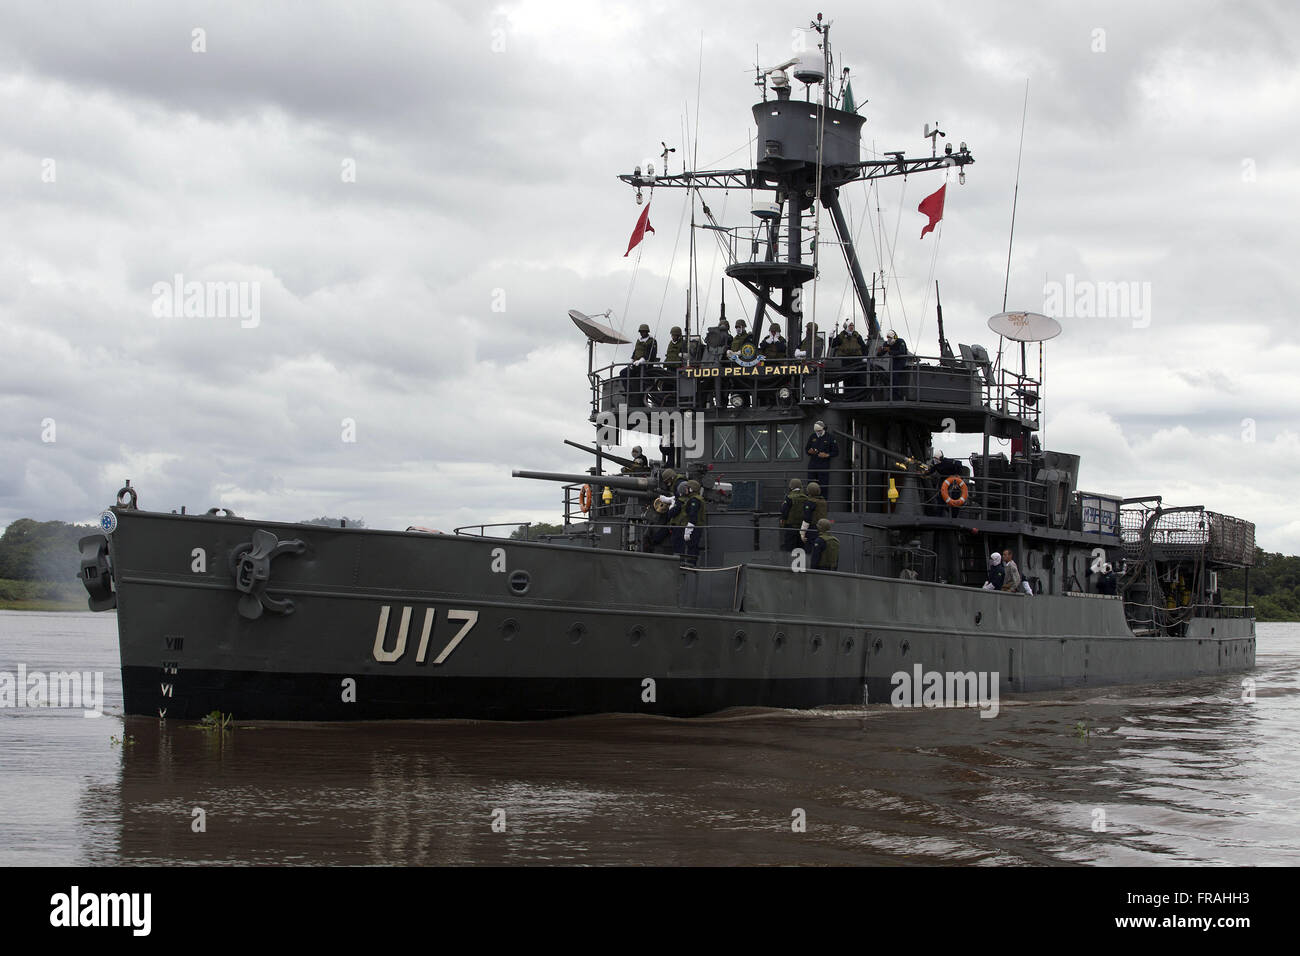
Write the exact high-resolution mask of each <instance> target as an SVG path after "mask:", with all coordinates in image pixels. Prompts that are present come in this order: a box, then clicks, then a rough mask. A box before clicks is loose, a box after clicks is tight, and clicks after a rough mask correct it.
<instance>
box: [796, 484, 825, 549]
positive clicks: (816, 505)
mask: <svg viewBox="0 0 1300 956" xmlns="http://www.w3.org/2000/svg"><path fill="white" fill-rule="evenodd" d="M829 515H830V506H829V505H828V504H827V503H826V499H825V498H823V497H822V486H821V485H819V484H817V482H815V481H810V482H808V487H807V498H806V499H805V500H804V503H803V523H802V524H800V525H799V532H800V535H801V536H802V537H803V541H804V544H805V545H807V546H808V547H810V548H811V547H812V546H813V544H814V543H815V542H816V540H817V522H819V521H821V519H822V518H826V517H829ZM810 529H811V530H810Z"/></svg>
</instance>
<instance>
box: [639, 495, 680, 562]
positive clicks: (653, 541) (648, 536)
mask: <svg viewBox="0 0 1300 956" xmlns="http://www.w3.org/2000/svg"><path fill="white" fill-rule="evenodd" d="M672 500H673V499H671V498H665V497H656V498H653V499H651V501H650V503H649V504H648V505H646V508H645V513H644V514H642V515H641V520H642V522H643V523H644V525H645V530H644V531H642V532H641V550H642V551H644V552H645V553H646V554H672V551H673V549H672V539H671V534H672V529H671V528H669V527H668V511H669V508H670V506H669V505H667V504H665V503H664V502H665V501H672Z"/></svg>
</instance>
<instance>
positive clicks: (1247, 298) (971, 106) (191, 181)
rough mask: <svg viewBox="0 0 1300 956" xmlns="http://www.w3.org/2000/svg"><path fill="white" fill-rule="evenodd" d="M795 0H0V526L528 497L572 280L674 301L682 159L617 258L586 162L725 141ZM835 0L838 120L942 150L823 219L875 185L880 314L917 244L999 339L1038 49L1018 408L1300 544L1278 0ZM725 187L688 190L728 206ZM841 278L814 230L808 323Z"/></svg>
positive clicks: (1175, 496)
mask: <svg viewBox="0 0 1300 956" xmlns="http://www.w3.org/2000/svg"><path fill="white" fill-rule="evenodd" d="M816 12H817V8H816V7H815V6H814V7H808V8H807V9H801V8H799V7H798V5H791V4H789V3H784V2H783V3H763V2H757V3H756V2H745V3H716V4H715V3H709V4H698V3H685V2H683V3H667V2H637V3H629V4H616V3H608V2H601V3H595V2H593V3H567V4H566V3H559V2H555V0H543V2H537V3H532V2H524V3H515V4H502V5H500V6H497V7H492V6H490V5H484V4H479V3H470V2H464V3H410V4H385V3H377V2H370V3H364V4H363V3H356V2H353V3H313V4H298V3H268V4H257V5H252V4H249V5H241V6H239V7H238V8H235V9H231V5H227V4H216V3H185V2H161V0H160V2H156V3H136V4H111V5H110V4H92V3H84V4H79V3H46V2H39V3H16V4H7V5H6V13H5V30H4V31H3V34H0V189H3V197H2V199H3V201H2V202H0V412H2V414H0V525H4V524H7V523H8V522H9V521H12V520H13V519H15V518H19V517H24V516H31V517H36V518H40V519H51V518H59V519H64V520H90V519H92V518H93V517H94V516H95V515H96V514H97V513H98V512H99V511H100V510H101V509H102V508H103V507H105V506H106V505H108V504H109V503H110V502H111V498H112V495H113V493H114V492H115V491H116V489H117V488H118V487H119V485H120V484H121V481H122V479H123V478H125V477H130V478H131V479H132V482H133V484H134V485H136V486H137V487H138V488H139V490H140V495H141V503H142V505H143V506H144V507H147V508H151V509H159V510H170V509H172V508H176V507H179V506H180V505H182V504H185V505H187V506H189V508H190V509H200V510H201V509H206V508H208V507H210V506H213V505H223V506H227V507H230V508H233V509H234V510H235V511H237V512H238V513H240V514H241V515H248V516H253V517H262V518H283V519H290V520H298V519H305V518H311V517H314V516H317V515H320V514H330V515H339V514H347V515H351V516H353V517H357V516H361V517H364V518H365V519H366V521H367V523H368V524H369V525H370V526H372V527H405V526H406V525H408V524H423V525H430V526H434V527H441V528H444V529H447V528H450V527H452V526H455V525H461V524H467V523H471V522H477V521H495V520H525V519H534V520H547V519H550V520H554V519H555V516H556V513H557V508H558V505H559V491H558V487H557V486H552V485H548V484H543V483H536V482H526V481H523V480H518V479H512V478H511V477H510V469H511V468H512V467H534V468H542V469H556V470H581V469H582V468H583V467H585V466H586V465H587V464H588V462H587V461H586V460H584V458H583V456H581V455H580V453H578V452H573V451H571V450H570V449H567V448H566V447H565V446H564V445H563V444H561V440H562V439H563V438H570V439H574V440H587V439H589V438H590V437H591V431H590V426H589V425H587V424H586V415H587V411H588V409H587V407H586V404H585V403H586V401H587V395H588V393H587V384H586V379H585V374H584V373H585V367H586V353H585V347H584V343H583V340H582V338H581V336H580V335H579V333H578V332H577V330H576V329H575V328H574V327H573V325H572V324H571V323H570V322H569V320H568V318H567V317H566V311H567V310H568V309H570V308H577V309H581V310H583V311H586V312H588V313H598V312H604V311H605V310H606V309H612V310H613V313H614V314H613V318H612V320H611V321H612V322H613V323H614V324H616V325H620V326H624V327H631V328H634V327H635V325H636V324H638V323H640V322H642V321H645V322H648V323H649V324H650V325H651V326H652V327H653V328H654V329H655V330H656V331H657V333H658V334H659V336H660V338H661V340H662V339H664V338H666V335H667V329H668V327H669V326H671V325H673V324H676V323H677V322H679V321H680V317H681V315H682V310H683V308H684V300H685V277H686V262H685V256H684V249H685V248H686V244H687V242H688V237H687V232H688V231H689V230H686V229H681V228H680V227H679V223H680V222H681V219H682V214H683V209H684V205H683V201H684V197H683V195H682V194H681V193H680V192H674V191H668V190H661V191H660V192H659V193H658V194H657V195H656V196H655V197H654V198H653V203H652V213H651V221H652V223H653V224H654V225H655V228H656V230H657V232H656V233H655V234H654V235H652V236H650V237H648V239H647V241H646V243H645V246H644V254H643V256H642V257H641V259H640V261H639V265H638V262H637V259H636V257H635V255H634V256H633V257H630V258H626V259H625V258H624V257H623V251H624V249H625V247H626V244H627V240H628V235H629V234H630V232H631V229H632V226H633V224H634V223H635V220H636V217H637V215H638V213H639V211H640V210H639V208H638V207H637V205H636V203H635V200H634V197H633V194H632V191H631V190H630V189H629V188H628V187H626V186H624V185H623V184H621V183H619V182H618V181H617V180H616V179H615V175H616V174H617V173H620V172H629V171H630V170H631V168H632V167H633V166H634V165H637V164H642V163H644V161H645V159H646V157H649V156H654V155H655V154H657V153H658V152H659V150H660V146H659V144H660V141H661V140H662V141H666V142H667V143H668V145H670V146H676V147H677V149H678V151H677V153H676V154H674V158H673V160H672V168H673V169H674V170H677V169H680V158H681V157H683V156H685V155H687V154H688V151H689V152H690V153H694V154H695V155H698V158H699V165H700V166H701V167H710V168H726V167H735V166H744V165H747V164H748V162H749V159H748V156H749V151H750V149H751V148H752V147H751V138H752V130H753V126H752V120H751V117H750V114H749V107H750V105H751V103H752V101H753V100H754V97H755V94H756V91H755V89H754V87H753V85H752V82H753V65H754V61H755V57H756V56H757V57H758V59H759V60H761V61H762V62H763V63H764V64H765V65H770V64H772V63H776V62H779V61H780V60H783V59H785V58H786V57H787V56H788V55H789V50H790V48H791V43H792V36H793V35H792V30H794V29H795V28H798V27H804V26H807V23H808V19H809V18H810V17H812V16H813V15H815V14H816ZM825 13H826V14H827V16H828V17H830V18H831V19H832V20H833V23H834V30H833V34H832V36H833V41H834V46H835V52H836V54H837V56H838V57H839V59H840V60H841V62H842V64H843V65H846V66H848V67H849V68H850V69H851V75H852V82H853V89H854V93H855V95H856V97H857V99H858V101H859V102H861V101H863V100H865V101H866V104H865V106H863V107H862V109H861V112H862V113H863V114H864V115H865V116H866V117H867V124H866V126H865V128H864V136H863V139H864V155H869V154H870V152H871V151H872V150H876V151H884V150H898V149H902V150H906V151H907V152H908V153H909V154H913V155H921V154H927V153H928V151H929V143H928V142H927V141H925V140H923V139H922V136H921V133H922V125H923V124H924V123H926V122H930V123H933V122H935V121H936V120H937V121H939V123H940V124H941V126H942V128H943V129H945V130H946V131H947V133H948V137H949V140H950V141H952V142H954V143H956V142H961V141H965V142H967V143H968V144H969V146H970V148H971V150H972V152H973V153H974V155H975V157H976V163H975V165H973V166H971V167H969V172H968V176H967V181H966V183H965V184H964V185H958V184H957V183H955V182H954V183H953V184H952V185H950V186H949V190H948V203H947V211H946V215H945V218H944V221H943V224H942V227H941V232H938V233H935V234H932V235H930V236H928V237H926V238H925V239H924V240H922V239H918V238H917V237H918V234H919V232H920V226H921V225H922V224H923V222H924V219H923V217H921V216H920V214H919V213H918V212H917V211H916V204H917V203H918V202H919V201H920V199H921V198H922V197H923V196H924V195H926V194H927V193H929V192H931V191H932V190H933V189H934V188H936V187H937V185H938V183H939V182H940V181H941V178H940V177H939V176H938V175H937V174H928V176H917V177H912V178H911V179H910V180H909V181H907V182H904V181H902V180H901V179H900V180H889V181H887V182H885V183H883V184H881V185H880V187H879V188H878V189H876V190H872V191H870V192H868V190H867V189H866V187H864V186H857V187H853V188H851V189H848V190H846V191H845V194H844V199H845V201H846V204H847V206H848V207H849V209H850V211H851V213H852V216H853V221H854V224H855V228H857V227H858V226H861V225H863V223H864V222H865V220H866V219H867V215H868V211H870V213H871V216H872V217H874V218H875V220H876V226H875V227H874V228H873V227H872V226H866V227H865V228H864V229H863V231H862V233H861V240H860V241H861V243H862V255H863V258H864V260H865V261H866V266H867V268H868V271H872V270H878V269H880V268H881V265H882V262H883V265H884V268H885V269H886V270H887V271H888V272H889V273H890V275H891V279H890V287H889V294H888V300H887V303H886V317H885V318H886V321H887V322H888V324H889V325H891V326H893V327H895V328H897V329H898V330H899V332H900V334H903V335H904V337H905V338H906V339H907V340H908V341H909V343H910V344H912V345H913V347H914V348H915V349H917V350H918V351H921V352H928V353H931V354H932V353H934V352H935V351H936V346H935V344H934V342H935V325H934V302H933V296H932V295H931V294H928V292H929V290H930V288H931V286H930V284H929V279H930V276H931V273H932V269H933V275H934V276H935V277H937V278H938V279H939V280H940V282H941V283H942V287H943V298H944V303H943V304H944V317H945V325H946V329H947V333H948V336H949V338H950V339H951V340H952V341H953V342H954V343H956V342H958V341H961V342H981V343H983V344H985V345H986V346H988V347H990V349H991V350H992V349H995V348H996V345H997V338H996V336H995V335H993V334H991V333H990V332H989V331H988V329H987V327H986V326H985V321H986V319H987V318H988V316H990V315H991V314H993V313H995V312H998V311H1001V306H1002V289H1003V281H1004V270H1005V265H1006V251H1007V230H1008V224H1009V219H1010V211H1011V198H1012V188H1013V183H1014V179H1015V170H1016V157H1017V146H1018V141H1019V134H1020V125H1021V109H1022V103H1023V100H1024V93H1025V81H1026V79H1028V80H1029V108H1028V123H1027V127H1026V133H1025V141H1024V156H1023V166H1022V173H1021V182H1020V196H1019V212H1018V216H1017V222H1016V244H1015V254H1014V260H1013V263H1012V270H1011V281H1010V297H1009V300H1008V305H1009V306H1010V307H1011V308H1023V309H1034V310H1044V308H1045V289H1047V290H1049V291H1050V290H1051V289H1052V288H1059V289H1061V290H1063V291H1064V290H1074V292H1075V297H1072V298H1069V299H1068V300H1067V299H1062V300H1060V301H1056V302H1049V303H1048V306H1050V309H1049V310H1050V311H1052V312H1053V313H1054V314H1056V315H1057V316H1058V317H1059V319H1060V321H1061V323H1062V325H1063V326H1064V327H1065V332H1064V334H1063V335H1062V336H1061V337H1060V338H1059V339H1056V340H1054V341H1053V342H1052V343H1051V344H1050V345H1049V346H1048V349H1047V379H1048V385H1047V394H1046V412H1047V415H1046V427H1045V430H1044V437H1045V445H1046V446H1047V447H1049V448H1056V449H1059V450H1062V451H1070V452H1074V453H1078V454H1081V455H1083V456H1084V464H1083V475H1082V482H1081V483H1082V486H1083V487H1084V488H1086V489H1088V490H1096V491H1104V492H1114V493H1122V494H1126V495H1137V494H1149V493H1162V494H1164V495H1165V499H1166V501H1170V502H1173V503H1180V504H1192V503H1204V504H1205V505H1207V506H1209V507H1212V508H1215V509H1218V510H1222V511H1227V512H1229V513H1233V514H1240V515H1242V516H1243V517H1247V518H1250V519H1252V520H1254V521H1255V522H1256V523H1257V525H1258V537H1259V542H1260V543H1261V544H1262V545H1263V546H1264V547H1265V548H1267V549H1268V550H1278V551H1284V552H1287V553H1297V552H1300V513H1298V509H1297V506H1296V504H1295V485H1296V481H1295V477H1294V476H1296V475H1300V437H1298V435H1300V422H1298V421H1297V415H1296V411H1297V407H1300V385H1298V384H1297V375H1298V370H1300V331H1298V330H1297V323H1296V320H1295V317H1294V312H1295V308H1296V306H1295V303H1296V302H1297V300H1300V294H1298V293H1300V289H1298V288H1297V286H1300V282H1298V281H1297V278H1296V276H1297V270H1296V268H1295V265H1294V264H1295V262H1296V261H1297V258H1298V257H1300V233H1297V230H1296V228H1295V225H1294V214H1295V211H1296V210H1297V208H1298V206H1300V203H1298V202H1297V200H1298V199H1300V176H1297V154H1296V152H1295V149H1294V147H1295V144H1296V143H1297V142H1298V141H1300V135H1298V133H1300V71H1298V69H1297V66H1298V64H1300V49H1297V41H1296V39H1295V38H1296V37H1297V36H1300V8H1296V7H1295V6H1294V5H1293V4H1287V3H1283V2H1278V3H1266V2H1253V3H1243V4H1226V3H1224V4H1210V3H1198V2H1190V3H1188V2H1176V3H1175V2H1169V3H1143V4H1141V5H1135V4H1130V3H1085V4H1072V5H1070V8H1069V9H1068V10H1067V9H1056V8H1055V6H1052V7H1050V8H1049V5H1027V4H1023V3H1010V2H999V3H992V2H981V0H960V2H952V3H935V4H925V5H904V6H902V7H889V6H887V5H880V4H870V5H864V4H856V3H855V4H845V9H843V10H840V11H836V10H832V9H829V8H827V9H825ZM697 90H698V94H697ZM697 95H698V104H699V109H698V116H697V107H696V103H697ZM697 123H698V129H699V135H698V142H695V139H696V135H695V129H696V127H697ZM751 198H752V197H750V196H749V195H748V194H743V195H731V194H728V195H722V194H719V195H718V196H716V197H714V199H713V200H712V201H711V205H712V207H713V209H714V211H715V213H717V214H720V217H721V218H724V219H725V220H726V221H728V222H730V223H733V224H734V223H744V222H745V221H746V220H747V219H748V207H749V204H750V201H751ZM758 198H763V197H761V196H760V197H758ZM877 206H878V207H879V213H878V214H877V212H876V208H877ZM882 223H883V228H881V224H882ZM936 240H937V242H936ZM705 241H708V240H707V237H706V240H705ZM936 245H937V247H938V249H937V251H938V255H937V259H936V258H934V255H935V251H936ZM675 248H676V255H674V249H675ZM704 249H705V252H704V254H703V256H702V257H701V262H700V272H701V277H702V281H706V280H707V281H708V289H709V294H708V298H707V301H706V303H705V309H706V314H707V315H708V316H709V317H710V319H712V318H714V317H716V314H717V308H718V292H717V287H718V284H719V283H718V281H717V277H718V276H719V275H720V271H719V270H720V269H721V262H720V261H719V260H718V258H717V256H716V255H715V254H714V252H713V249H712V247H709V246H705V247H704ZM178 275H179V276H182V277H183V281H184V282H208V283H240V284H242V285H240V286H237V288H240V289H242V290H244V291H245V294H247V295H251V294H252V290H254V289H255V290H256V291H257V296H258V298H257V300H256V304H257V311H256V316H255V317H252V316H251V311H250V312H247V313H240V312H239V311H238V310H236V309H233V308H231V309H228V310H227V312H226V314H205V315H199V316H195V315H189V316H187V315H185V314H184V310H182V312H181V314H179V315H169V314H167V309H166V305H167V304H168V302H169V301H170V298H171V296H170V293H168V294H165V295H164V294H160V293H159V291H158V290H159V289H160V288H163V287H170V285H171V284H172V283H173V282H174V281H175V277H176V276H178ZM1053 283H1058V284H1059V286H1057V287H1054V286H1053V285H1052V284H1053ZM1102 283H1123V284H1124V285H1123V287H1124V288H1125V289H1129V290H1131V291H1132V292H1133V293H1134V297H1133V298H1131V300H1130V302H1129V305H1128V308H1127V309H1126V310H1123V311H1124V314H1121V315H1113V314H1107V313H1108V310H1107V309H1105V308H1098V307H1097V305H1096V304H1095V303H1094V304H1092V305H1091V306H1090V304H1089V302H1088V301H1087V300H1086V298H1085V299H1079V298H1078V297H1077V296H1078V295H1079V294H1080V293H1079V290H1082V289H1087V288H1097V287H1098V286H1099V285H1100V284H1102ZM843 293H844V274H843V269H842V268H840V267H838V266H836V265H834V264H833V263H828V264H826V266H825V268H824V270H823V282H822V283H821V285H820V286H819V295H818V303H817V318H818V320H819V321H820V322H821V323H822V324H823V326H829V325H831V324H833V323H834V321H835V319H836V317H837V316H838V315H840V314H841V313H842V310H843V308H847V307H848V306H847V304H844V303H846V300H845V299H844V297H843ZM245 303H246V304H247V305H249V306H250V307H251V305H252V300H251V299H247V300H245ZM728 304H729V305H730V306H731V307H732V308H733V309H735V308H736V307H737V305H738V302H737V299H736V295H735V293H734V291H732V290H729V291H728ZM734 314H738V312H737V313H733V315H734ZM615 357H616V353H615V352H614V351H613V350H608V349H607V350H604V352H603V354H601V355H600V358H602V359H604V360H610V359H613V358H615ZM1031 359H1032V360H1033V361H1034V363H1035V364H1036V362H1037V354H1036V349H1035V350H1031ZM352 438H354V439H355V440H347V439H352ZM961 445H962V443H961V442H960V441H956V442H953V443H951V445H950V447H951V448H952V450H955V451H964V450H965V448H964V447H959V446H961Z"/></svg>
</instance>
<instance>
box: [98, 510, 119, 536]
mask: <svg viewBox="0 0 1300 956" xmlns="http://www.w3.org/2000/svg"><path fill="white" fill-rule="evenodd" d="M99 530H100V531H102V532H104V534H112V533H113V532H114V531H116V530H117V515H115V514H113V512H111V511H102V512H100V515H99Z"/></svg>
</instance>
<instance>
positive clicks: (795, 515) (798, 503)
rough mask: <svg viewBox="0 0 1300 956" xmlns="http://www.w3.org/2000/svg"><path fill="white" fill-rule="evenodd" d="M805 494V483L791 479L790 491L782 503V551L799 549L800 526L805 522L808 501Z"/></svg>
mask: <svg viewBox="0 0 1300 956" xmlns="http://www.w3.org/2000/svg"><path fill="white" fill-rule="evenodd" d="M807 500H808V499H807V497H806V496H805V495H804V493H803V482H802V481H800V480H799V479H798V478H791V479H790V490H789V491H788V492H786V496H785V500H784V501H782V502H781V549H782V550H783V551H793V550H794V549H795V548H797V547H799V524H800V523H801V522H802V521H803V505H804V502H805V501H807Z"/></svg>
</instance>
